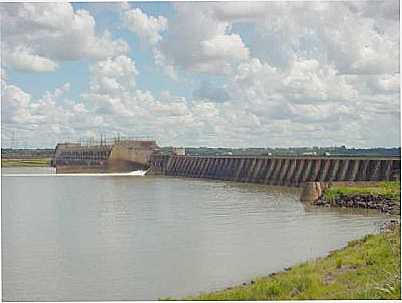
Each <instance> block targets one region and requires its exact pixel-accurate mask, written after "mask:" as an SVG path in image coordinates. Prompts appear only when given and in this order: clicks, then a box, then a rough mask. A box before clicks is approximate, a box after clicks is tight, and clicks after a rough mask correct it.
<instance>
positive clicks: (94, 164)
mask: <svg viewBox="0 0 402 303" xmlns="http://www.w3.org/2000/svg"><path fill="white" fill-rule="evenodd" d="M158 150H159V147H158V145H157V144H156V142H155V141H153V140H134V139H123V140H122V139H120V138H118V139H115V140H114V141H113V142H106V141H103V140H101V142H100V143H95V142H94V143H91V144H81V143H59V144H57V146H56V149H55V154H54V159H53V161H52V162H53V166H55V167H56V172H57V173H82V172H99V173H104V172H130V171H134V170H144V169H147V168H148V166H149V162H150V158H151V155H152V154H153V153H157V152H158Z"/></svg>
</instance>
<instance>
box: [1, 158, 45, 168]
mask: <svg viewBox="0 0 402 303" xmlns="http://www.w3.org/2000/svg"><path fill="white" fill-rule="evenodd" d="M49 160H50V159H48V158H38V159H1V166H2V167H17V166H19V167H39V166H49Z"/></svg>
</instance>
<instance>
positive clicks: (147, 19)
mask: <svg viewBox="0 0 402 303" xmlns="http://www.w3.org/2000/svg"><path fill="white" fill-rule="evenodd" d="M123 21H124V23H125V25H126V27H127V28H128V30H130V31H132V32H134V33H136V34H137V35H138V36H139V37H140V38H141V39H142V40H144V41H147V42H148V43H149V44H150V45H155V44H157V43H158V42H159V41H160V40H161V39H162V37H161V35H160V32H163V31H165V30H166V29H167V26H168V22H167V19H166V18H165V17H163V16H158V17H154V16H148V15H147V14H145V13H144V12H143V11H142V10H141V9H139V8H135V9H132V10H127V11H125V12H124V13H123Z"/></svg>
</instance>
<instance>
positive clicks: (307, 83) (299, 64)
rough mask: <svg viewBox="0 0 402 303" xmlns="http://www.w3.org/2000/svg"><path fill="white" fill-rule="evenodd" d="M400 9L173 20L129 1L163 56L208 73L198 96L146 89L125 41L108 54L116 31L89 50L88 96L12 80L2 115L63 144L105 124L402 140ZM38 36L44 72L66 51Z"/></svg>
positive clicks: (363, 6)
mask: <svg viewBox="0 0 402 303" xmlns="http://www.w3.org/2000/svg"><path fill="white" fill-rule="evenodd" d="M397 7H398V3H397V2H396V1H387V2H385V1H384V2H375V3H374V4H373V3H368V2H335V3H332V2H313V3H312V2H297V3H296V2H290V3H273V2H258V3H249V2H248V3H227V2H225V3H208V5H206V4H204V3H191V4H190V3H177V4H175V9H176V13H175V14H174V18H172V19H169V26H168V27H167V21H166V20H165V21H163V20H164V17H162V16H158V17H155V16H150V15H147V14H145V13H144V12H143V11H141V10H139V9H134V10H130V9H129V8H128V7H126V8H124V9H123V10H122V14H123V15H122V16H125V17H124V18H127V20H125V19H124V18H123V21H124V20H125V22H126V23H125V24H126V26H127V27H131V29H130V30H131V31H133V32H135V33H136V34H137V35H138V36H139V37H140V38H141V39H142V40H143V41H145V42H146V43H147V44H148V45H149V46H150V48H151V51H152V54H153V56H154V60H155V64H156V65H158V66H160V67H162V68H163V69H164V70H165V72H166V73H169V74H170V75H171V76H172V77H175V78H176V79H177V80H179V81H185V80H189V81H193V83H194V82H196V81H197V82H198V81H200V86H199V87H198V88H196V89H195V90H194V91H193V96H192V97H190V98H184V97H181V96H176V95H174V94H172V93H171V92H169V91H168V90H167V91H163V92H162V93H160V94H159V95H157V94H155V93H153V92H151V91H147V90H144V89H143V88H141V87H139V86H138V85H137V83H141V82H142V81H139V80H138V78H140V77H142V75H141V73H140V72H139V70H138V69H137V66H136V62H135V60H134V58H135V57H134V58H130V57H128V55H127V54H126V53H124V47H122V48H121V49H120V50H118V49H119V48H118V47H116V45H114V47H112V48H111V49H112V51H107V49H108V41H110V40H111V39H112V38H111V36H110V34H108V33H107V32H106V33H105V34H104V35H103V36H102V35H96V34H93V35H92V36H93V37H94V39H96V41H97V42H96V43H100V44H99V45H100V47H98V48H96V51H99V52H100V54H97V53H96V52H95V50H92V53H91V51H90V50H91V48H90V47H85V49H86V54H89V53H91V54H92V55H91V56H93V57H96V58H98V61H97V62H92V63H91V65H90V67H89V71H90V73H89V86H88V89H87V90H86V91H84V92H82V94H81V96H80V97H79V98H78V100H75V101H74V102H73V101H70V100H68V99H67V98H66V97H65V95H66V92H67V91H68V89H69V85H65V86H63V87H60V88H58V89H56V90H54V91H52V92H47V93H45V94H44V95H43V96H42V97H40V98H33V97H32V96H31V95H30V94H28V93H26V92H24V91H23V89H21V88H18V87H17V86H15V85H12V84H10V85H8V86H7V85H6V89H5V90H4V92H5V95H4V96H5V97H4V100H5V101H3V102H4V104H5V106H6V112H7V114H6V116H7V117H6V116H4V119H6V121H7V123H9V124H12V125H14V126H19V127H21V128H23V127H25V128H27V127H28V126H29V127H30V128H31V132H33V133H35V134H41V132H45V131H46V130H47V131H48V130H49V129H51V127H54V129H55V130H54V131H55V132H58V136H59V140H60V137H61V136H72V135H75V136H76V137H77V136H83V135H86V134H91V133H96V132H97V133H98V134H100V133H107V134H109V135H112V134H115V133H121V134H127V135H148V136H151V137H154V138H155V139H157V140H158V142H159V143H160V144H162V145H163V144H169V145H187V146H188V145H208V146H234V147H235V146H237V147H239V146H306V145H320V146H322V145H341V144H346V145H351V146H380V145H385V146H392V145H394V146H395V145H400V133H399V132H400V129H399V125H400V107H399V106H400V105H399V99H400V92H399V90H400V84H399V82H400V74H399V48H398V47H397V46H398V44H399V40H398V39H399V17H398V16H396V14H395V11H394V9H396V8H397ZM10 14H11V13H10ZM31 14H34V13H33V12H31ZM73 14H75V15H76V18H78V19H80V18H81V20H87V21H88V20H89V19H90V18H89V19H88V16H90V15H89V14H88V13H81V12H79V11H75V12H74V11H73ZM34 15H35V14H34ZM58 16H59V18H58V19H57V20H51V21H50V19H51V18H50V17H49V18H44V20H45V21H46V22H45V21H43V20H35V19H33V21H32V29H33V32H36V31H42V30H43V28H44V30H45V32H47V31H48V30H49V29H48V28H49V26H50V25H49V23H51V24H52V26H53V27H56V28H58V25H57V24H58V23H59V22H60V18H62V17H61V16H62V14H61V13H59V14H58ZM65 16H67V17H65V18H66V20H69V17H68V16H70V14H65ZM82 16H87V17H85V18H84V17H82ZM129 21H130V22H129ZM245 24H246V25H247V29H248V31H252V34H249V36H248V37H246V36H247V35H246V36H244V32H243V31H242V30H241V28H242V26H244V25H245ZM9 30H10V31H18V28H17V29H9ZM23 32H24V31H23ZM62 32H64V31H62ZM162 32H163V35H162ZM20 34H21V36H22V37H25V36H26V35H27V34H24V33H20ZM11 36H12V35H11ZM15 37H16V36H15ZM38 39H39V38H35V39H33V41H34V43H33V47H32V48H29V49H24V48H21V50H23V51H24V52H25V53H27V54H28V55H32V56H39V58H36V59H37V62H41V64H39V63H37V70H40V69H46V66H47V65H46V62H45V63H44V62H43V61H40V59H41V58H46V59H48V60H51V62H54V63H55V64H58V63H59V62H60V60H61V58H67V57H68V56H64V57H63V56H61V55H57V56H56V55H55V54H58V53H57V52H54V51H53V52H48V53H46V54H44V53H42V52H39V50H40V47H37V46H35V45H36V44H35V43H38V42H37V41H39V40H38ZM49 39H50V38H49ZM52 39H53V38H52ZM52 39H50V40H49V41H58V40H57V39H55V38H54V39H53V40H52ZM77 41H81V40H77ZM83 41H87V42H88V41H89V42H88V43H89V44H90V45H92V46H93V45H95V43H94V42H93V41H92V42H91V40H90V39H89V40H85V39H84V40H83ZM102 41H105V42H104V44H102V43H101V42H102ZM112 41H116V40H112ZM9 43H11V42H9ZM77 43H78V42H77ZM73 44H74V43H73ZM84 44H85V43H84ZM10 45H14V44H10ZM15 45H18V44H15ZM49 45H52V44H51V43H50V44H49ZM51 48H53V46H52V47H51ZM99 48H103V49H104V50H105V54H106V53H107V55H105V54H102V53H103V51H104V50H103V49H102V50H99ZM74 49H76V47H74V45H72V46H71V47H70V48H68V49H67V50H66V52H67V53H68V54H69V56H70V57H74V56H75V57H76V56H78V55H77V54H78V53H74V51H73V50H74ZM115 50H118V51H116V52H117V53H116V52H115ZM147 51H148V50H147ZM21 52H22V51H21ZM50 54H52V55H51V56H50ZM103 56H104V57H103ZM28 57H29V56H28ZM20 62H23V61H20ZM31 65H32V64H31ZM43 66H45V67H43ZM138 66H140V65H139V64H138ZM47 68H49V67H47ZM21 69H23V68H21ZM178 71H184V72H185V76H186V77H187V78H189V79H182V78H180V76H183V73H179V72H178ZM200 73H201V74H203V75H199V74H200ZM214 79H219V81H217V82H215V81H214ZM197 82H196V83H197ZM373 125H374V126H375V127H373ZM38 136H40V137H43V135H42V136H41V135H38ZM55 140H56V139H55Z"/></svg>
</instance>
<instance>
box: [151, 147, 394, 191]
mask: <svg viewBox="0 0 402 303" xmlns="http://www.w3.org/2000/svg"><path fill="white" fill-rule="evenodd" d="M400 166H401V164H400V157H343V156H339V157H317V156H289V157H281V156H258V157H255V156H205V157H201V156H162V155H154V156H152V157H151V169H152V171H153V173H156V174H163V175H167V176H184V177H193V178H209V179H220V180H230V181H238V182H252V183H264V184H270V185H286V186H299V185H301V184H303V183H305V182H315V181H320V182H332V181H380V180H384V181H386V180H395V179H400Z"/></svg>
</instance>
